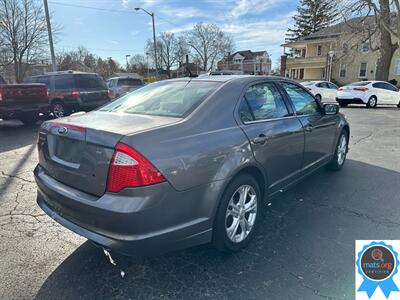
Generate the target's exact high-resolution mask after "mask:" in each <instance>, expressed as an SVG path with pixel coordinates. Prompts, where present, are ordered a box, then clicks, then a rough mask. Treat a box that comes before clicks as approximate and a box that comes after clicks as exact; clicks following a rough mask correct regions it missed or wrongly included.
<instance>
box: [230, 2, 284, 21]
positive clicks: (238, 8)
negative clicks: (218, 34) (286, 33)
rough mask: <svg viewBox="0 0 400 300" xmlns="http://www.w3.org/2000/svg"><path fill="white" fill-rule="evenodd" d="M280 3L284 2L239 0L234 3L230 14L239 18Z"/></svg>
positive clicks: (260, 11)
mask: <svg viewBox="0 0 400 300" xmlns="http://www.w3.org/2000/svg"><path fill="white" fill-rule="evenodd" d="M280 3H282V0H238V1H237V2H236V3H234V5H233V9H232V10H231V12H230V16H231V17H233V18H239V17H241V16H244V15H247V14H248V13H252V14H259V13H262V12H264V11H266V10H270V9H272V8H274V7H275V6H276V5H277V4H280Z"/></svg>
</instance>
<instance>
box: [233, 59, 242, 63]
mask: <svg viewBox="0 0 400 300" xmlns="http://www.w3.org/2000/svg"><path fill="white" fill-rule="evenodd" d="M241 61H242V60H241V59H240V58H236V59H235V60H234V63H235V64H240V63H241Z"/></svg>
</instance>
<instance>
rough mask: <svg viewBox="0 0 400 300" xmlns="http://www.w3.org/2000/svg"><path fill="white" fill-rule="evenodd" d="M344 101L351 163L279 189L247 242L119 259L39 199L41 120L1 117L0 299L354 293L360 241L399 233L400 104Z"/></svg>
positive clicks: (344, 296)
mask: <svg viewBox="0 0 400 300" xmlns="http://www.w3.org/2000/svg"><path fill="white" fill-rule="evenodd" d="M341 111H342V112H343V113H344V114H345V115H346V116H347V118H348V119H349V122H350V125H351V141H350V153H349V155H348V160H347V162H346V164H345V166H344V168H343V170H342V171H341V172H329V171H326V170H321V171H318V172H317V173H315V174H314V175H312V176H311V177H309V178H307V179H306V180H304V181H302V182H301V183H300V184H298V185H296V186H295V187H293V188H292V189H290V190H288V191H285V192H283V193H281V194H280V195H279V196H277V197H275V198H273V199H270V200H269V201H268V202H269V203H270V204H269V205H267V203H266V204H265V212H264V216H263V219H262V221H261V224H260V226H259V230H258V233H257V235H256V236H255V239H254V240H253V242H252V243H251V244H250V245H249V247H248V248H246V249H245V250H244V251H242V252H240V253H237V254H234V255H226V254H221V253H218V252H217V251H216V250H215V249H213V248H212V247H211V246H209V245H204V246H200V247H195V248H192V249H187V250H184V251H180V252H175V253H170V254H167V255H163V256H159V257H153V258H145V259H138V258H136V259H135V258H131V259H123V258H121V257H118V256H117V257H115V256H114V255H113V258H114V259H116V261H117V266H113V265H111V264H110V262H109V261H108V258H107V257H106V256H105V255H104V254H103V252H102V250H101V249H99V248H97V247H95V246H94V245H92V244H91V243H90V242H87V241H86V240H85V239H84V238H81V237H79V236H77V235H75V234H74V233H71V232H70V231H68V230H67V229H65V228H63V227H62V226H60V225H58V224H57V223H55V222H54V221H53V220H51V219H50V218H49V217H47V216H46V215H45V214H44V213H43V212H42V211H41V210H40V209H39V207H38V206H37V205H36V189H35V183H34V180H33V175H32V170H33V168H34V166H35V164H36V161H37V158H36V147H35V145H34V142H35V136H36V131H37V127H36V128H35V127H23V126H21V125H19V123H18V122H11V121H9V122H3V121H1V120H0V270H1V273H2V280H0V299H33V298H36V299H77V298H84V299H188V298H191V299H207V298H209V299H305V300H311V299H352V298H353V297H354V255H355V254H354V244H355V240H356V239H399V237H400V221H399V220H398V215H399V214H400V110H399V109H397V108H378V109H373V110H372V109H365V108H360V107H354V108H346V109H342V110H341ZM121 269H122V270H123V271H124V272H125V276H124V277H123V278H122V277H121V275H120V270H121Z"/></svg>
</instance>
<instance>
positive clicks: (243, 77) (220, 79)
mask: <svg viewBox="0 0 400 300" xmlns="http://www.w3.org/2000/svg"><path fill="white" fill-rule="evenodd" d="M185 79H186V80H191V81H213V82H229V81H249V82H251V81H252V80H259V79H270V80H271V79H275V80H288V81H291V80H289V79H287V78H285V77H280V76H263V75H217V76H212V75H211V76H202V77H183V78H178V79H170V80H171V81H179V80H185Z"/></svg>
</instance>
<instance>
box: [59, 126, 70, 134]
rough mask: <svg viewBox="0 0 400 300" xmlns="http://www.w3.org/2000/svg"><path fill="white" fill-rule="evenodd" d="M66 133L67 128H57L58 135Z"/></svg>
mask: <svg viewBox="0 0 400 300" xmlns="http://www.w3.org/2000/svg"><path fill="white" fill-rule="evenodd" d="M67 132H68V129H67V127H60V128H58V133H59V134H66V133H67Z"/></svg>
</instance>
